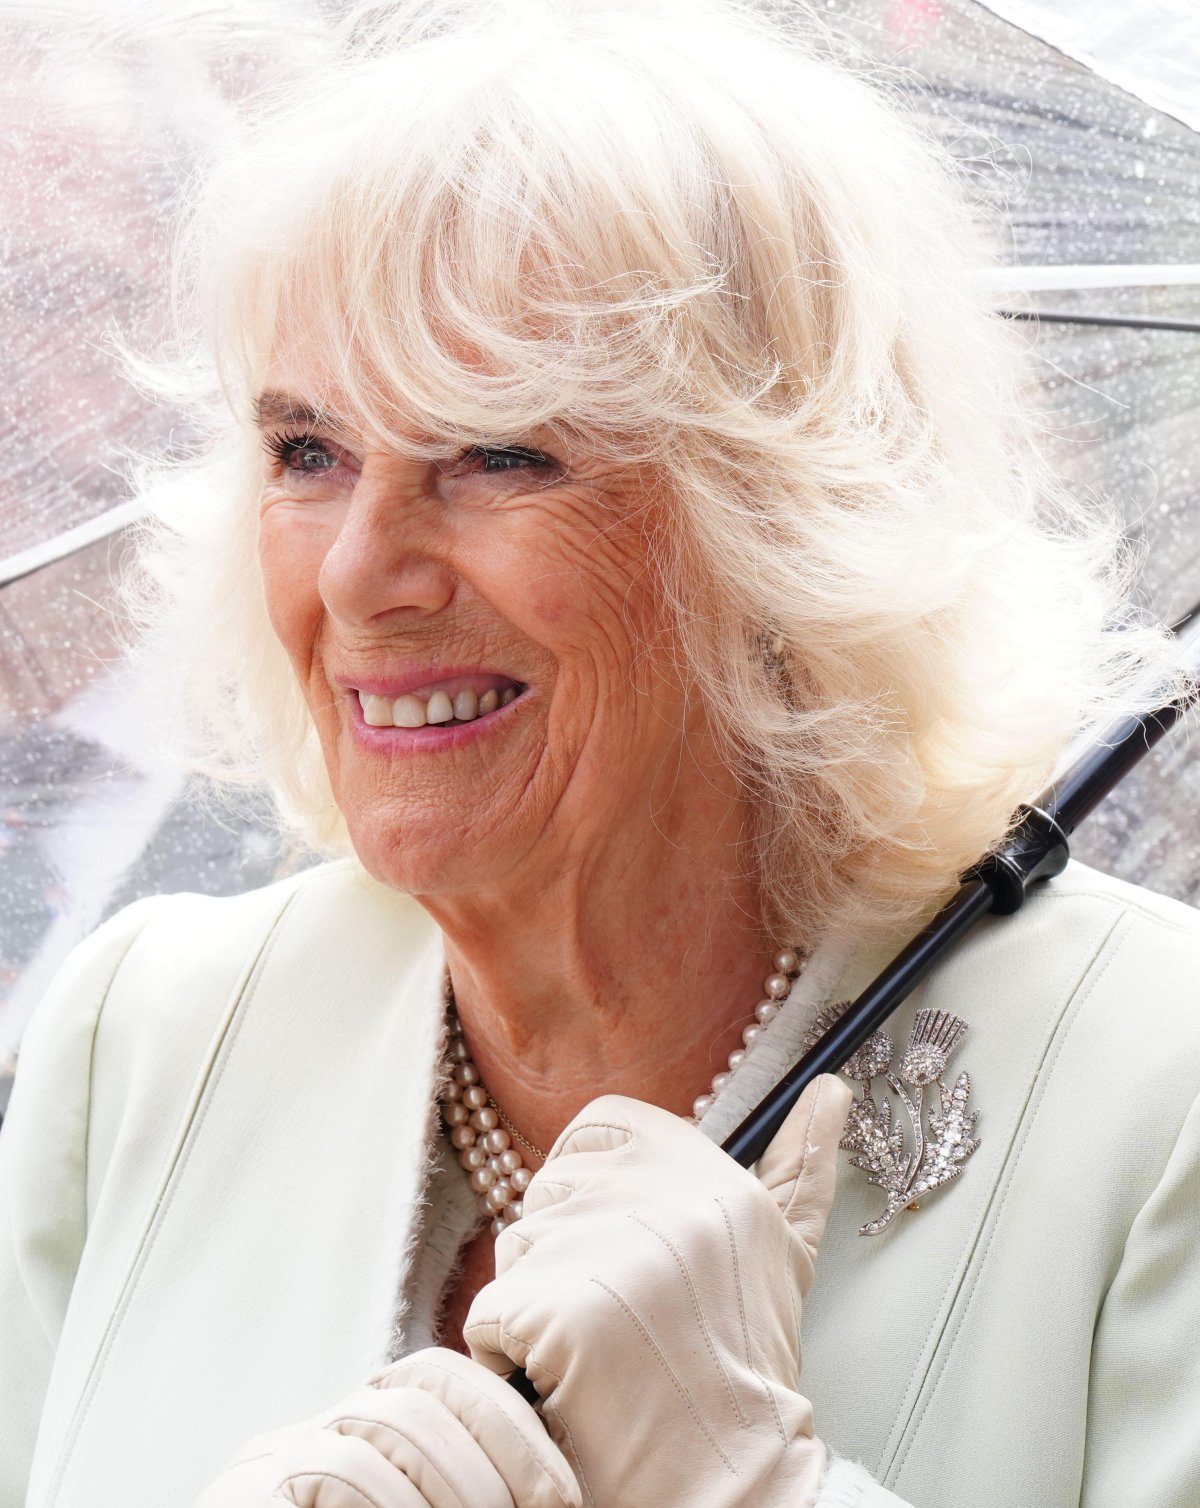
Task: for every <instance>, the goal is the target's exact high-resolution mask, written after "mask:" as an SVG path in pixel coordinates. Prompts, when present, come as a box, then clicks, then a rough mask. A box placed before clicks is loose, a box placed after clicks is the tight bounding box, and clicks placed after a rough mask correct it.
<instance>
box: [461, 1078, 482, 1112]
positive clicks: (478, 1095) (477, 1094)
mask: <svg viewBox="0 0 1200 1508" xmlns="http://www.w3.org/2000/svg"><path fill="white" fill-rule="evenodd" d="M487 1100H488V1096H487V1090H486V1089H485V1088H484V1087H483V1085H482V1084H472V1085H471V1087H470V1089H464V1090H463V1092H462V1102H463V1104H464V1105H469V1106H470V1107H471V1109H472V1110H482V1109H483V1107H484V1106H485V1105H486V1104H487Z"/></svg>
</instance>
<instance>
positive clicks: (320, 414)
mask: <svg viewBox="0 0 1200 1508" xmlns="http://www.w3.org/2000/svg"><path fill="white" fill-rule="evenodd" d="M250 415H251V418H252V419H253V421H254V423H255V424H256V425H257V426H258V428H259V429H266V428H268V427H269V426H270V425H272V424H288V425H293V426H302V427H303V428H304V429H340V428H342V427H343V426H341V425H340V424H339V423H338V421H337V419H336V418H335V417H334V416H333V415H332V414H330V413H327V412H326V411H325V410H324V409H319V408H313V407H312V405H311V404H308V403H305V402H304V401H303V400H302V399H300V398H295V397H293V396H292V394H291V393H284V392H280V391H278V390H277V389H275V388H268V389H267V390H266V391H265V392H263V393H260V394H259V395H258V397H257V398H254V399H252V400H251V403H250Z"/></svg>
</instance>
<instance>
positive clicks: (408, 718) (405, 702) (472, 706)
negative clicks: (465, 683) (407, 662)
mask: <svg viewBox="0 0 1200 1508" xmlns="http://www.w3.org/2000/svg"><path fill="white" fill-rule="evenodd" d="M516 696H517V689H516V687H515V686H509V687H507V688H506V690H504V691H497V690H495V689H494V688H493V689H492V690H490V691H485V692H483V693H482V694H479V693H477V692H475V691H472V690H471V689H470V688H469V687H468V688H466V689H465V690H463V691H460V692H459V693H458V695H457V696H455V698H454V699H453V701H451V699H450V693H449V692H448V691H435V692H433V693H432V695H430V696H428V697H424V696H421V695H420V694H419V693H418V692H415V691H410V692H408V693H406V694H405V695H404V696H398V697H396V698H395V699H394V700H393V699H392V698H391V697H390V696H370V695H369V694H368V693H367V692H365V691H360V692H359V693H358V700H359V704H360V705H361V707H362V713H363V722H365V723H366V724H367V726H368V727H369V728H423V727H424V726H425V725H426V723H448V722H450V721H451V720H454V721H457V722H460V723H469V722H472V721H473V720H474V719H475V718H477V717H484V716H486V715H487V713H489V712H495V710H496V708H497V707H507V706H508V704H509V702H511V701H514V700H515V699H516Z"/></svg>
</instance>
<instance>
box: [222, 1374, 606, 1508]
mask: <svg viewBox="0 0 1200 1508" xmlns="http://www.w3.org/2000/svg"><path fill="white" fill-rule="evenodd" d="M579 1502H580V1497H579V1488H578V1486H577V1485H576V1482H575V1478H574V1476H573V1475H572V1473H571V1470H570V1468H569V1467H568V1466H567V1464H566V1462H565V1461H564V1460H563V1458H562V1455H561V1454H560V1452H559V1450H558V1448H557V1447H556V1446H555V1445H553V1444H552V1443H551V1441H550V1438H549V1436H548V1435H547V1434H546V1431H545V1429H544V1428H543V1427H542V1424H541V1422H540V1421H539V1419H538V1416H537V1414H536V1413H535V1412H534V1411H533V1409H531V1408H530V1407H529V1405H528V1404H527V1403H525V1402H524V1400H523V1399H521V1398H519V1397H518V1396H517V1394H516V1393H515V1392H514V1391H513V1389H512V1388H510V1387H509V1385H508V1384H507V1383H506V1382H502V1381H501V1380H500V1379H499V1378H498V1377H494V1376H493V1375H492V1374H491V1373H490V1372H487V1371H485V1370H484V1369H483V1368H482V1367H480V1366H478V1365H476V1363H475V1362H473V1361H471V1360H469V1359H468V1358H467V1357H465V1356H459V1355H458V1353H457V1352H454V1351H444V1350H441V1349H439V1348H432V1349H430V1350H427V1351H417V1352H415V1353H414V1354H413V1355H412V1356H408V1357H406V1358H405V1359H404V1360H403V1361H398V1362H396V1363H394V1364H393V1365H392V1366H390V1367H387V1368H385V1369H384V1370H383V1371H382V1372H379V1373H378V1374H377V1375H376V1376H374V1377H372V1378H371V1379H370V1380H369V1381H368V1383H367V1384H366V1385H365V1386H364V1387H361V1388H359V1389H358V1391H357V1392H354V1393H351V1394H350V1395H349V1397H347V1398H344V1399H343V1400H342V1401H341V1403H338V1404H335V1405H334V1407H333V1408H331V1409H329V1410H327V1412H326V1413H324V1414H322V1415H320V1417H319V1418H316V1419H310V1420H308V1421H306V1422H305V1423H303V1424H296V1425H290V1426H288V1427H287V1428H284V1429H277V1430H271V1431H269V1432H268V1433H266V1434H262V1435H257V1436H256V1437H255V1438H254V1439H253V1440H251V1441H250V1442H249V1443H248V1444H247V1445H246V1446H245V1447H244V1449H243V1450H242V1451H241V1452H240V1453H239V1454H238V1456H237V1458H236V1460H235V1461H234V1462H233V1463H232V1464H231V1465H230V1466H228V1467H227V1468H226V1469H225V1471H223V1472H222V1473H221V1475H220V1476H219V1477H218V1478H217V1479H216V1481H215V1482H213V1483H212V1484H211V1485H210V1486H209V1487H208V1488H207V1489H206V1490H205V1491H204V1492H203V1493H201V1495H200V1497H198V1498H197V1499H196V1502H195V1505H194V1508H265V1505H266V1504H268V1503H283V1504H295V1505H297V1508H578V1505H579Z"/></svg>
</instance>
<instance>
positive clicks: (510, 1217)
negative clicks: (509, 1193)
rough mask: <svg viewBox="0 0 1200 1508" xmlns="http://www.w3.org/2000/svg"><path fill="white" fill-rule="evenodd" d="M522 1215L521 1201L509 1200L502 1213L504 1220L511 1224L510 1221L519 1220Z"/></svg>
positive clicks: (523, 1211) (522, 1204) (522, 1205)
mask: <svg viewBox="0 0 1200 1508" xmlns="http://www.w3.org/2000/svg"><path fill="white" fill-rule="evenodd" d="M524 1213H525V1201H524V1200H523V1199H510V1200H509V1202H508V1208H507V1209H506V1210H505V1211H504V1218H505V1219H506V1220H507V1221H509V1223H510V1224H511V1222H512V1221H514V1220H519V1219H520V1218H521V1216H522V1215H523V1214H524Z"/></svg>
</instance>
